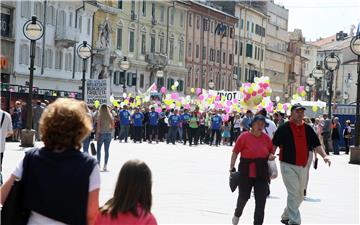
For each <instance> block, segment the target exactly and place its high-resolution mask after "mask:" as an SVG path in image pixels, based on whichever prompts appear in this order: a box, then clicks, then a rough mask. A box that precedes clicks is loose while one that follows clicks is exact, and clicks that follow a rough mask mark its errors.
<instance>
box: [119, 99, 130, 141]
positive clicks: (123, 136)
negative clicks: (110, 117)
mask: <svg viewBox="0 0 360 225" xmlns="http://www.w3.org/2000/svg"><path fill="white" fill-rule="evenodd" d="M119 120H120V121H119V123H120V135H119V141H120V142H121V141H122V140H124V141H125V142H127V141H128V136H129V129H130V112H129V111H128V108H127V105H124V107H123V109H122V110H121V111H120V112H119Z"/></svg>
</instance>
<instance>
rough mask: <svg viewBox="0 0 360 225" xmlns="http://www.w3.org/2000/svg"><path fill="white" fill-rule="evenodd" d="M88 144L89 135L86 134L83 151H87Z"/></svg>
mask: <svg viewBox="0 0 360 225" xmlns="http://www.w3.org/2000/svg"><path fill="white" fill-rule="evenodd" d="M89 146H90V135H89V136H87V137H86V138H85V139H84V141H83V152H86V153H89Z"/></svg>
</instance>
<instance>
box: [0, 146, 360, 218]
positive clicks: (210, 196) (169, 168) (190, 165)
mask: <svg viewBox="0 0 360 225" xmlns="http://www.w3.org/2000/svg"><path fill="white" fill-rule="evenodd" d="M36 145H37V146H41V143H37V144H36ZM18 146H19V143H7V144H6V152H5V156H4V165H3V176H4V179H6V178H7V177H8V176H9V174H10V173H11V172H12V170H13V169H14V168H15V165H16V163H17V161H18V160H19V159H20V158H21V157H22V156H23V154H24V149H22V148H20V147H18ZM231 149H232V148H231V147H226V146H221V147H214V146H212V147H209V146H207V145H201V146H198V147H189V146H183V145H182V144H177V145H172V144H170V145H167V144H164V143H159V144H148V143H142V144H133V143H126V144H125V143H121V144H120V143H119V142H118V141H113V142H112V143H111V146H110V159H109V164H108V170H109V172H102V173H101V191H100V204H101V205H102V204H103V203H104V202H105V201H106V200H107V199H109V198H110V197H111V196H112V193H113V190H114V185H115V183H116V179H117V176H118V172H119V171H120V168H121V166H122V165H123V163H124V162H125V161H127V160H129V159H135V158H137V159H141V160H143V161H145V162H146V163H147V164H148V165H149V167H150V169H151V170H152V173H153V208H152V211H153V213H154V214H155V216H156V218H157V220H158V222H159V223H160V224H174V223H176V224H231V217H232V215H233V211H234V207H235V205H236V199H237V193H236V192H235V193H231V191H230V188H229V186H228V175H229V173H228V169H229V162H230V155H231ZM331 160H332V165H331V167H328V166H327V165H325V164H324V162H323V161H322V160H319V166H318V169H317V170H314V169H312V170H311V171H310V182H309V186H308V200H307V201H304V202H303V203H302V205H301V214H302V223H303V224H359V191H360V189H359V187H360V184H359V181H360V179H359V166H357V165H351V164H348V161H349V156H348V155H340V156H331ZM236 164H238V161H237V163H236ZM101 165H103V162H102V163H101ZM278 167H279V165H278ZM270 188H271V196H270V197H269V198H268V200H267V203H266V210H265V220H264V223H265V224H280V215H281V213H282V211H283V208H284V207H285V204H286V190H285V187H284V184H283V182H282V179H281V176H279V177H278V178H277V179H275V180H273V181H272V183H271V186H270ZM254 206H255V204H254V198H253V197H252V198H251V199H250V200H249V201H248V203H247V205H246V207H245V209H244V213H243V216H242V217H241V218H240V224H252V221H253V220H252V217H253V213H254Z"/></svg>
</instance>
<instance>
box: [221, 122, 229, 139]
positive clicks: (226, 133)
mask: <svg viewBox="0 0 360 225" xmlns="http://www.w3.org/2000/svg"><path fill="white" fill-rule="evenodd" d="M222 138H223V145H228V144H229V141H230V124H229V122H228V121H226V122H224V126H223V131H222Z"/></svg>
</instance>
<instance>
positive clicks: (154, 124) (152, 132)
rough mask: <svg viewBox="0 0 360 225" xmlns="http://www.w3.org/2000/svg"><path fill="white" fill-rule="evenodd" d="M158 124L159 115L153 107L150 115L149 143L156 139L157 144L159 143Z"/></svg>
mask: <svg viewBox="0 0 360 225" xmlns="http://www.w3.org/2000/svg"><path fill="white" fill-rule="evenodd" d="M158 123H159V113H158V112H155V107H151V112H150V113H149V124H150V126H149V143H151V142H152V141H153V139H154V136H155V137H156V143H159V139H158Z"/></svg>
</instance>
